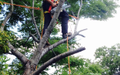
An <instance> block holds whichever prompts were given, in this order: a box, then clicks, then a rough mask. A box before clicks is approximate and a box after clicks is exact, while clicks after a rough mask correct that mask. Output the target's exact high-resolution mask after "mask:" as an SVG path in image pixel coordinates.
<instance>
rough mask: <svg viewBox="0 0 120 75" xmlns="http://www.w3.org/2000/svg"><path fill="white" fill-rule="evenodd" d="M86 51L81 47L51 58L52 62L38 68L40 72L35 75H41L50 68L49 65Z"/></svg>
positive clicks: (34, 74)
mask: <svg viewBox="0 0 120 75" xmlns="http://www.w3.org/2000/svg"><path fill="white" fill-rule="evenodd" d="M83 50H85V48H84V47H81V48H78V49H76V50H70V51H69V52H65V53H62V54H60V55H57V56H55V57H54V58H51V59H50V60H48V61H47V62H45V63H44V64H43V65H41V67H40V68H38V70H36V71H35V72H34V73H33V75H39V73H41V72H42V71H43V70H44V69H45V68H46V67H48V66H49V65H51V64H52V63H55V62H57V61H58V60H60V59H63V58H65V57H67V56H70V55H72V54H75V53H78V52H81V51H83Z"/></svg>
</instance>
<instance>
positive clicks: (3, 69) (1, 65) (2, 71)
mask: <svg viewBox="0 0 120 75" xmlns="http://www.w3.org/2000/svg"><path fill="white" fill-rule="evenodd" d="M9 60H10V59H8V58H7V57H6V56H4V55H3V56H0V75H8V70H7V69H8V64H6V62H7V61H9Z"/></svg>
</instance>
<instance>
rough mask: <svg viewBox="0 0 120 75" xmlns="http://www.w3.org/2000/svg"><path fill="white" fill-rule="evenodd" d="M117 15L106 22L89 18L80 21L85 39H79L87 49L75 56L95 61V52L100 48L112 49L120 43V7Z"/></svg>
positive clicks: (79, 26) (79, 27)
mask: <svg viewBox="0 0 120 75" xmlns="http://www.w3.org/2000/svg"><path fill="white" fill-rule="evenodd" d="M118 3H119V4H120V1H119V2H118ZM116 10H117V13H116V14H114V17H112V18H109V19H108V20H106V21H98V20H92V19H89V18H87V19H86V18H82V19H80V20H79V24H78V29H77V30H81V29H85V28H87V30H86V31H83V32H81V34H83V35H84V36H85V38H80V37H79V43H80V44H81V46H83V47H85V48H86V50H85V51H83V52H80V53H77V54H76V55H75V56H81V57H83V58H88V59H91V60H92V61H94V53H95V50H96V49H97V48H99V47H103V46H107V47H111V46H113V45H115V44H117V43H120V35H119V32H120V22H119V21H120V7H119V8H117V9H116Z"/></svg>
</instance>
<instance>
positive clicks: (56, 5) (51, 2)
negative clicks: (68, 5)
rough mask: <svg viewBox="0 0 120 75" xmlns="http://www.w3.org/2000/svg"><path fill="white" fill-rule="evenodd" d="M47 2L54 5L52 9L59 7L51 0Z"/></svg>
mask: <svg viewBox="0 0 120 75" xmlns="http://www.w3.org/2000/svg"><path fill="white" fill-rule="evenodd" d="M46 1H47V2H49V3H50V4H51V5H52V7H56V6H57V3H54V2H52V1H51V0H46Z"/></svg>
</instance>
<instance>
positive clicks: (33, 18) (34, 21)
mask: <svg viewBox="0 0 120 75" xmlns="http://www.w3.org/2000/svg"><path fill="white" fill-rule="evenodd" d="M32 7H34V0H33V3H32ZM32 20H33V23H34V25H35V28H36V32H37V34H38V37H39V38H41V37H40V32H39V30H38V27H37V24H36V20H35V17H34V9H32Z"/></svg>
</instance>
